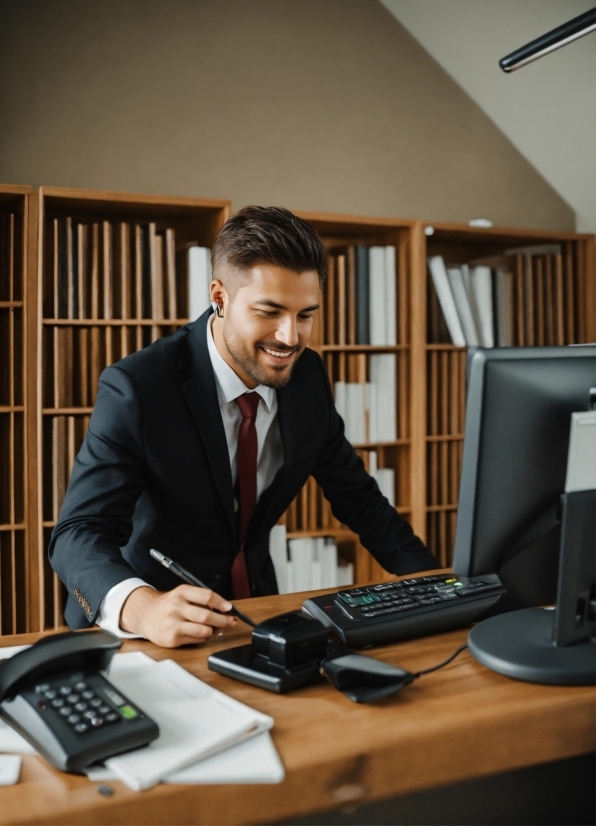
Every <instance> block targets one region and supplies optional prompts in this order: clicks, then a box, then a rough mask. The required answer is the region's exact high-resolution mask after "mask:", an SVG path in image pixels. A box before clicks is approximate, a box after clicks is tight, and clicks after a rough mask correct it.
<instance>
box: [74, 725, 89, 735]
mask: <svg viewBox="0 0 596 826" xmlns="http://www.w3.org/2000/svg"><path fill="white" fill-rule="evenodd" d="M74 728H75V731H76V733H77V734H84V733H85V732H86V731H87V729H88V728H89V726H88V725H87V723H77V725H76V726H75V727H74Z"/></svg>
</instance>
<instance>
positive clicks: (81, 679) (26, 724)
mask: <svg viewBox="0 0 596 826" xmlns="http://www.w3.org/2000/svg"><path fill="white" fill-rule="evenodd" d="M121 645H122V642H121V640H120V639H119V638H118V637H116V636H114V634H110V633H108V632H107V631H101V630H100V631H95V630H94V631H79V632H74V631H67V632H66V633H63V634H54V635H52V636H50V637H45V638H44V639H42V640H40V641H39V642H37V643H35V645H32V646H31V648H28V649H26V650H25V651H19V653H18V654H15V655H14V656H13V657H11V658H10V659H7V660H4V661H2V662H0V717H2V718H3V719H4V720H6V722H7V723H8V724H9V725H10V726H12V728H14V729H15V730H16V731H18V732H19V734H21V735H22V736H23V737H24V738H25V740H27V741H28V742H29V743H31V745H32V746H34V748H35V749H37V751H39V753H40V754H41V755H42V756H43V757H45V759H46V760H47V761H48V762H49V763H51V765H52V766H55V767H56V768H57V769H61V770H62V771H81V770H82V769H83V768H85V767H86V766H89V765H90V764H91V763H94V762H95V761H97V760H104V759H106V758H108V757H111V756H113V755H115V754H119V753H120V752H123V751H129V750H131V749H136V748H139V747H141V746H145V745H147V744H148V743H150V742H151V741H152V740H155V739H156V738H157V737H158V736H159V729H158V727H157V724H156V723H155V722H154V721H153V720H151V718H149V717H147V715H146V714H144V713H143V712H142V711H141V709H140V708H139V707H138V706H137V705H136V704H135V703H133V702H131V701H130V700H128V699H127V698H126V697H123V696H122V694H121V692H120V691H117V690H116V689H115V688H114V686H113V685H112V684H111V683H110V682H109V680H107V679H106V678H105V677H104V676H103V674H101V673H100V672H101V671H105V670H106V669H107V668H108V666H109V664H110V661H111V659H112V657H113V656H114V654H115V653H116V651H117V650H118V649H119V648H120V646H121Z"/></svg>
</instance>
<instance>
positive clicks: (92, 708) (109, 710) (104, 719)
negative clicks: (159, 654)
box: [35, 675, 138, 734]
mask: <svg viewBox="0 0 596 826" xmlns="http://www.w3.org/2000/svg"><path fill="white" fill-rule="evenodd" d="M67 679H68V682H67V683H66V682H64V678H62V679H61V680H59V681H56V683H54V684H52V683H42V684H40V685H38V686H36V687H35V693H36V694H37V695H41V697H40V700H39V702H38V703H37V705H38V706H39V708H40V709H41V710H42V711H45V712H46V713H52V712H53V713H54V714H58V715H60V717H61V718H62V719H63V720H64V722H65V723H68V724H69V727H70V728H71V730H72V731H74V732H76V733H77V734H85V732H88V731H90V730H92V729H98V728H101V727H102V726H104V725H111V724H114V723H118V722H122V721H123V719H133V716H134V717H136V716H138V715H137V713H136V711H134V710H133V709H132V707H130V706H129V705H128V704H127V703H126V700H125V699H124V698H123V697H121V696H120V695H119V694H117V693H116V692H114V691H109V692H108V691H106V692H102V691H100V692H99V695H101V694H102V693H106V695H107V698H108V699H106V698H104V697H101V696H98V694H96V692H95V691H94V690H93V689H92V688H91V687H90V686H89V684H88V683H86V682H85V681H84V680H81V679H79V678H77V676H76V675H73V676H71V677H70V678H67ZM74 680H76V682H74ZM46 700H47V701H49V702H46ZM117 700H119V701H121V702H120V705H119V704H118V702H116V701H117ZM109 701H111V702H113V703H114V704H115V706H116V707H114V706H111V705H110V704H109ZM42 706H43V708H42ZM120 707H121V708H122V710H121V711H120ZM119 711H120V713H118V712H119Z"/></svg>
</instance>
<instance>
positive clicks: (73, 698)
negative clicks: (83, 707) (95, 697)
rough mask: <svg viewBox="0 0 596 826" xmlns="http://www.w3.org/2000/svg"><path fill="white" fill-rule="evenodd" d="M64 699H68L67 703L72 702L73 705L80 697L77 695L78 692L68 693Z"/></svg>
mask: <svg viewBox="0 0 596 826" xmlns="http://www.w3.org/2000/svg"><path fill="white" fill-rule="evenodd" d="M66 699H67V700H68V702H69V703H72V704H73V706H74V704H75V703H78V702H79V700H80V699H81V698H80V697H79V695H78V694H69V695H68V697H67V698H66Z"/></svg>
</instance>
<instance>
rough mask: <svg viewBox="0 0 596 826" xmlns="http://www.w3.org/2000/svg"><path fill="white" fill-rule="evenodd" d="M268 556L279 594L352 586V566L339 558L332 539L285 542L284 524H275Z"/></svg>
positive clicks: (318, 537)
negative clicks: (273, 570) (269, 556)
mask: <svg viewBox="0 0 596 826" xmlns="http://www.w3.org/2000/svg"><path fill="white" fill-rule="evenodd" d="M269 553H270V555H271V560H272V562H273V567H274V569H275V576H276V578H277V586H278V588H279V593H280V594H290V593H295V592H299V591H310V590H315V589H318V588H344V587H346V586H348V585H353V583H354V565H353V563H351V562H347V561H345V560H343V559H340V558H339V556H338V553H337V545H336V543H335V539H334V538H333V537H332V536H317V537H313V536H303V537H297V538H294V539H290V540H288V538H287V533H286V527H285V525H275V526H274V527H273V528H272V529H271V533H270V534H269Z"/></svg>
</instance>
